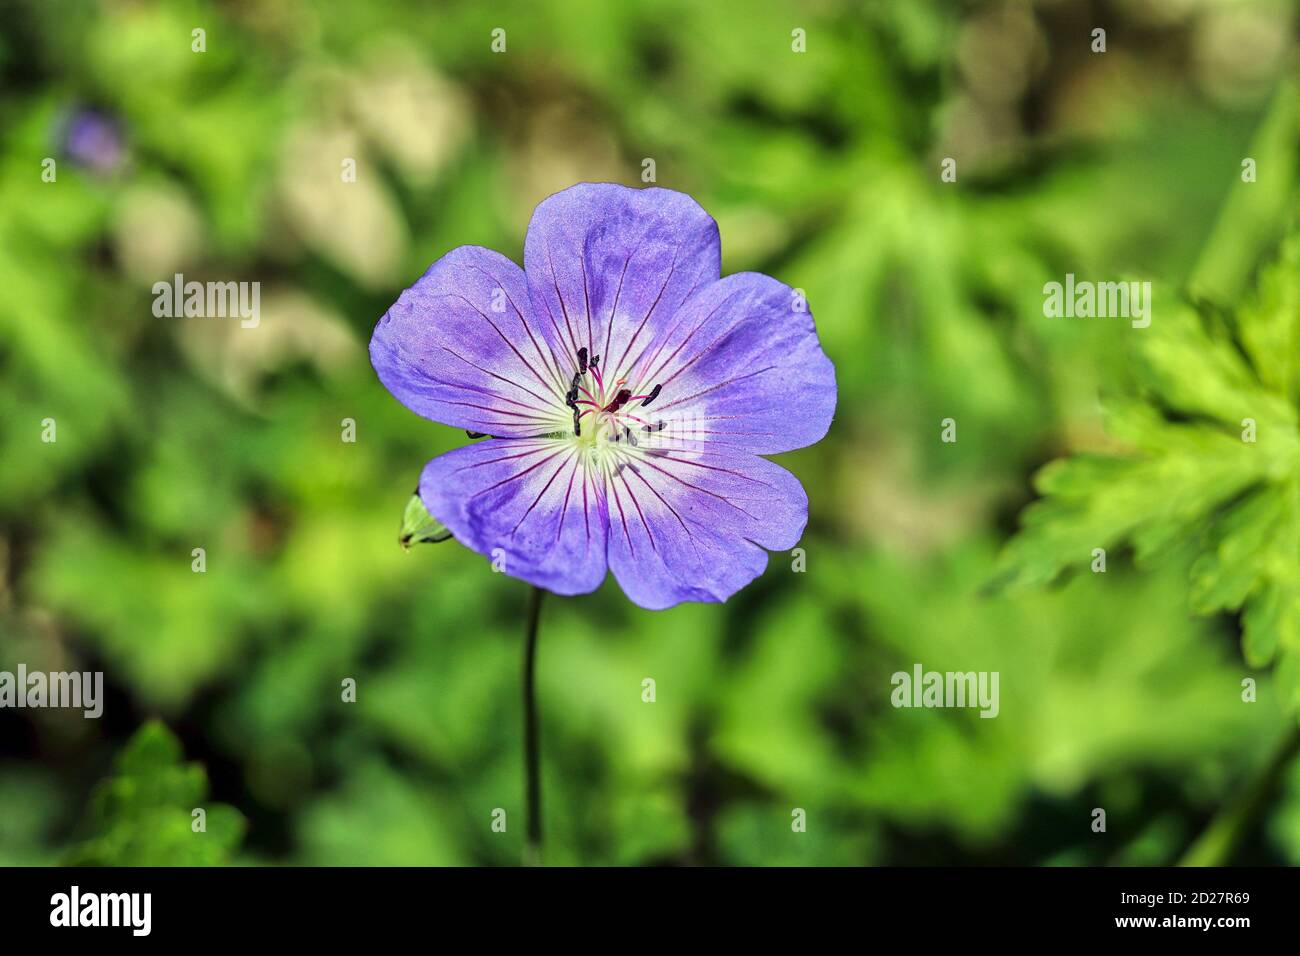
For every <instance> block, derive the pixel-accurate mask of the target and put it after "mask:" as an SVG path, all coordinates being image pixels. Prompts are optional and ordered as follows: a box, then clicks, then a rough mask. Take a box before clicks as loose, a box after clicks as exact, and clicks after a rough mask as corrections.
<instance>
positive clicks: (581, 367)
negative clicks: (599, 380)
mask: <svg viewBox="0 0 1300 956" xmlns="http://www.w3.org/2000/svg"><path fill="white" fill-rule="evenodd" d="M586 371H587V349H586V348H585V347H583V348H580V349H578V374H579V375H582V374H583V373H585V372H586Z"/></svg>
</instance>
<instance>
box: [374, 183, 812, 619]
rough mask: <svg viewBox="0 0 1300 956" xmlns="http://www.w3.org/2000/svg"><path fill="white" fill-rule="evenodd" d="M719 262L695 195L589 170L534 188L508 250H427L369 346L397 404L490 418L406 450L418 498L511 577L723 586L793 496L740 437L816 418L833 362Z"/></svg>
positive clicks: (801, 427)
mask: <svg viewBox="0 0 1300 956" xmlns="http://www.w3.org/2000/svg"><path fill="white" fill-rule="evenodd" d="M720 276H721V260H720V242H719V237H718V227H717V224H716V223H715V222H714V221H713V219H712V218H711V217H710V216H709V215H708V213H706V212H705V211H704V210H703V209H701V208H700V206H699V204H698V203H696V202H695V201H694V200H693V199H691V198H690V197H689V196H686V195H684V194H682V193H677V192H673V191H671V190H667V189H640V190H638V189H629V188H627V187H624V186H617V185H612V184H609V183H581V184H579V185H576V186H573V187H572V188H570V189H566V190H564V191H563V192H560V193H557V194H555V195H554V196H551V197H550V198H549V199H547V200H545V201H544V202H542V203H541V205H539V206H538V207H537V209H536V211H535V212H534V213H533V219H532V222H531V223H530V224H529V226H528V237H527V239H526V240H525V243H524V268H523V269H520V268H519V266H517V265H515V263H513V262H512V261H510V260H509V259H507V258H506V257H505V256H503V255H501V254H499V253H496V252H493V251H491V250H489V249H484V248H481V247H478V246H461V247H460V248H458V249H453V250H452V251H451V252H449V253H447V255H445V256H443V257H442V258H441V259H439V260H438V261H437V262H435V263H434V264H433V265H432V266H430V267H429V271H428V272H426V273H425V274H424V276H423V277H421V278H420V279H419V281H417V282H416V283H415V285H414V286H412V287H411V288H409V289H407V290H406V291H405V292H403V293H402V295H401V297H400V298H399V299H398V300H397V302H396V303H395V304H394V305H393V306H392V308H390V309H389V310H388V312H387V313H385V314H384V317H383V318H382V319H380V320H379V323H378V325H376V327H375V333H374V337H373V338H372V339H371V340H370V359H371V362H372V363H373V364H374V367H375V371H376V372H377V373H378V374H379V378H380V381H382V382H383V383H384V385H385V387H386V388H387V389H388V390H389V391H390V392H392V393H393V395H395V396H396V397H397V399H398V400H399V401H401V402H402V404H404V405H405V406H406V407H407V408H409V409H411V410H412V411H414V412H416V413H417V414H420V415H423V416H425V417H426V418H431V419H433V420H434V421H438V422H443V423H445V424H448V425H452V426H455V427H457V428H463V429H466V430H467V431H469V432H471V433H482V434H486V435H491V436H494V437H492V438H489V439H487V440H485V441H482V442H478V443H475V444H471V445H468V446H466V447H464V448H458V449H456V450H455V451H451V452H448V453H447V454H445V455H442V456H441V457H439V458H435V459H434V460H433V461H431V462H429V463H428V465H426V466H425V468H424V472H423V474H422V475H421V476H420V489H419V491H420V497H421V498H422V500H423V501H424V504H425V506H426V507H427V508H428V509H429V511H430V513H431V514H433V516H434V517H436V518H437V519H438V520H440V521H442V522H443V523H444V524H445V525H446V526H447V527H448V528H449V529H450V530H451V532H452V533H453V534H454V535H455V536H456V538H457V540H459V541H460V542H462V543H463V544H465V545H467V546H468V547H470V548H473V549H474V550H475V551H478V552H480V553H482V554H485V555H489V556H491V557H492V558H494V559H495V560H497V561H499V562H501V563H503V565H504V570H505V571H506V572H507V573H509V574H512V575H514V576H515V577H519V578H523V579H524V580H525V581H529V582H531V583H533V584H536V585H539V586H540V587H544V588H547V589H549V590H551V591H554V592H556V593H558V594H584V593H586V592H588V591H593V590H595V589H596V588H597V587H599V586H600V583H601V582H602V581H603V580H604V579H605V572H606V570H607V569H608V570H610V571H612V572H613V573H614V577H616V578H617V579H618V582H619V584H620V585H621V586H622V588H623V590H624V592H626V594H627V596H628V597H629V598H631V599H632V600H633V601H634V602H635V603H637V604H639V605H641V606H642V607H646V608H653V609H658V608H666V607H671V606H672V605H674V604H678V603H680V602H682V601H725V600H726V599H727V598H728V597H730V596H731V595H732V594H734V593H736V591H738V590H739V589H740V588H742V587H744V586H745V585H746V584H748V583H749V582H750V581H752V580H753V579H754V578H755V577H757V576H758V575H759V574H761V573H762V571H763V569H764V567H766V565H767V552H766V551H765V550H764V549H765V548H766V549H769V550H773V551H782V550H787V549H789V548H793V547H794V545H795V544H796V543H797V542H798V540H799V537H800V535H801V534H802V533H803V529H804V525H805V524H806V523H807V519H808V497H807V495H806V494H805V493H804V490H803V487H802V486H801V485H800V484H799V481H798V479H796V478H795V477H794V476H793V475H791V474H790V473H789V472H788V471H786V470H785V469H784V468H780V467H778V466H777V465H774V464H772V463H771V462H769V461H767V460H766V459H764V458H760V457H759V456H760V455H771V454H776V453H779V452H784V451H791V450H793V449H795V448H802V447H803V446H805V445H809V444H812V443H813V442H816V441H817V440H819V439H820V438H821V437H822V436H823V435H825V434H826V430H827V428H829V427H830V422H831V417H832V416H833V414H834V412H835V369H834V367H833V366H832V365H831V362H830V360H829V359H828V358H827V357H826V355H825V354H824V353H823V352H822V349H821V345H820V344H819V343H818V341H817V332H816V329H815V327H814V325H813V319H812V315H811V314H810V313H809V312H808V309H807V307H806V305H805V304H804V302H803V298H802V296H801V295H798V294H796V292H795V291H794V290H793V289H790V288H789V287H787V286H785V285H782V284H781V283H780V282H777V281H776V280H775V279H773V278H771V277H769V276H765V275H761V274H759V273H754V272H745V273H739V274H737V275H732V276H728V277H727V278H725V279H723V278H721V277H720ZM499 566H500V565H499Z"/></svg>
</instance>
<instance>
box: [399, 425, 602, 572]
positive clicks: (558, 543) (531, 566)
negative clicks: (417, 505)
mask: <svg viewBox="0 0 1300 956" xmlns="http://www.w3.org/2000/svg"><path fill="white" fill-rule="evenodd" d="M420 497H421V499H423V501H424V504H425V507H426V508H428V509H429V513H430V514H432V515H433V516H434V517H435V518H437V519H438V520H439V521H441V522H442V523H443V524H445V525H446V526H447V527H448V528H449V529H450V530H451V532H452V534H454V535H455V536H456V540H458V541H460V542H461V543H462V544H464V545H466V546H467V547H470V548H473V549H474V550H475V551H477V552H479V553H480V554H484V555H487V556H488V557H490V558H492V559H493V561H494V566H495V562H497V561H500V562H501V564H500V566H501V568H502V570H504V571H505V572H506V573H507V574H511V575H514V576H515V577H517V578H523V579H524V580H525V581H528V582H530V583H532V584H536V585H538V586H540V587H544V588H548V589H550V590H552V591H554V592H555V593H556V594H586V593H587V592H588V591H594V590H595V589H596V588H597V587H599V586H600V583H601V581H603V580H604V579H605V569H606V560H605V538H606V527H607V524H608V519H607V518H606V514H605V503H604V488H603V486H602V484H601V483H599V482H596V481H593V480H591V477H590V475H589V474H588V471H587V469H586V468H584V467H583V464H582V461H581V460H580V452H579V450H578V449H577V447H576V446H574V445H573V444H572V443H570V442H567V441H563V440H557V439H550V438H494V439H489V440H487V441H483V442H478V443H477V444H473V445H466V446H464V447H463V448H457V449H455V450H454V451H450V452H448V453H447V454H445V455H441V456H439V457H438V458H435V459H433V461H431V462H429V463H428V464H427V465H425V467H424V472H423V474H421V475H420ZM498 549H499V550H498Z"/></svg>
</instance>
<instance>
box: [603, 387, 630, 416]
mask: <svg viewBox="0 0 1300 956" xmlns="http://www.w3.org/2000/svg"><path fill="white" fill-rule="evenodd" d="M631 397H632V390H631V389H630V388H620V389H619V390H618V394H617V395H615V396H614V400H613V401H612V402H610V403H609V404H608V405H606V406H605V411H607V412H616V411H618V410H619V409H620V408H622V407H623V406H624V405H626V404H627V402H628V399H630V398H631Z"/></svg>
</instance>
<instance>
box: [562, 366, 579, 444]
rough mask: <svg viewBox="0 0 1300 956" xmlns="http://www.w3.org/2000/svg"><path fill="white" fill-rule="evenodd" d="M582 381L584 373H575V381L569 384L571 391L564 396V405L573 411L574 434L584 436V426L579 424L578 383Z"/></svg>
mask: <svg viewBox="0 0 1300 956" xmlns="http://www.w3.org/2000/svg"><path fill="white" fill-rule="evenodd" d="M580 381H582V373H581V372H574V373H573V381H572V382H570V383H569V391H568V393H567V394H566V395H565V396H564V404H565V405H568V406H569V407H570V408H572V409H573V434H574V435H581V434H582V425H580V424H579V423H578V415H579V412H578V383H579V382H580Z"/></svg>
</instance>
